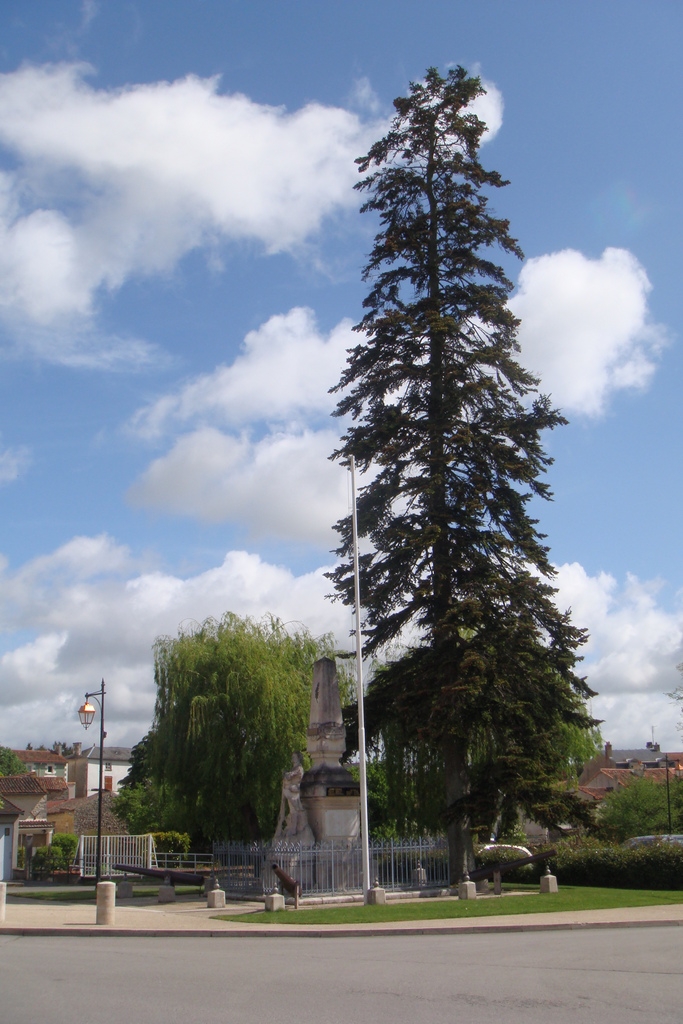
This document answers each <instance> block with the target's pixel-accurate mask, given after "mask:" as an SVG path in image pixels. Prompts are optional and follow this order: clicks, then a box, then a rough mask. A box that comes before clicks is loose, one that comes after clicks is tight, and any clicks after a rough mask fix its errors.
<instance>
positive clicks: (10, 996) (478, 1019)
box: [0, 928, 683, 1024]
mask: <svg viewBox="0 0 683 1024" xmlns="http://www.w3.org/2000/svg"><path fill="white" fill-rule="evenodd" d="M679 939H680V931H679V929H677V928H628V929H606V930H595V931H585V932H581V931H567V932H537V933H522V934H497V935H452V936H451V935H443V936H430V935H416V936H412V937H406V936H386V937H381V938H369V937H366V938H357V939H347V938H339V939H337V938H325V939H300V938H293V939H292V938H287V939H280V938H266V939H252V938H249V939H237V938H223V937H220V938H213V939H210V938H182V937H178V938H142V937H140V938H107V937H104V936H102V937H99V938H76V937H74V938H72V937H66V938H63V937H59V938H39V937H35V938H25V937H17V936H9V935H3V936H0V1021H2V1024H33V1022H34V1021H50V1024H73V1022H74V1021H87V1022H88V1024H120V1022H121V1021H131V1022H132V1021H139V1022H141V1024H194V1022H197V1024H214V1022H216V1024H218V1022H220V1024H263V1022H266V1021H267V1022H272V1024H347V1022H361V1024H365V1022H368V1024H403V1022H405V1024H437V1022H438V1024H441V1022H448V1024H453V1022H456V1021H460V1020H462V1021H463V1022H467V1024H536V1022H538V1024H541V1022H543V1024H548V1022H552V1024H583V1022H586V1024H632V1022H644V1021H651V1020H657V1022H658V1024H669V1022H674V1021H675V1022H676V1024H678V1022H680V1020H681V1019H682V1018H683V985H682V984H681V981H682V979H681V974H682V967H681V964H682V960H681V955H680V950H679V945H678V940H679ZM483 964H485V966H483Z"/></svg>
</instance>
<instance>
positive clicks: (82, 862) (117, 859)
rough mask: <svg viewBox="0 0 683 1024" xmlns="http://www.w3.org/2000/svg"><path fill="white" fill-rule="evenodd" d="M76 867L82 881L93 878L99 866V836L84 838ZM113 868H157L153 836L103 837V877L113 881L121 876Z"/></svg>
mask: <svg viewBox="0 0 683 1024" xmlns="http://www.w3.org/2000/svg"><path fill="white" fill-rule="evenodd" d="M74 863H76V864H78V867H79V870H80V873H81V878H90V877H92V878H94V877H95V866H96V864H97V836H81V838H80V840H79V843H78V849H77V850H76V858H75V861H74ZM114 864H131V865H134V866H135V867H139V868H155V867H156V866H157V862H156V851H155V848H154V839H153V837H152V836H151V835H144V836H102V850H101V866H100V876H101V877H102V878H112V877H113V876H116V875H122V874H123V872H122V871H115V870H114Z"/></svg>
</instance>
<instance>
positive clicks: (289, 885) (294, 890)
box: [272, 864, 301, 910]
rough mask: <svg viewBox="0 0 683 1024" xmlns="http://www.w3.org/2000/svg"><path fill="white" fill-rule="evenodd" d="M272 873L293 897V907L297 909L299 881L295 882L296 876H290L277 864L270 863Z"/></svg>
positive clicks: (299, 889) (299, 890) (299, 894)
mask: <svg viewBox="0 0 683 1024" xmlns="http://www.w3.org/2000/svg"><path fill="white" fill-rule="evenodd" d="M272 868H273V872H274V874H276V875H277V877H278V878H279V879H280V881H281V882H282V886H283V888H284V889H286V890H287V892H288V893H289V895H290V896H293V897H294V909H295V910H298V909H299V896H301V882H297V880H296V878H292V876H291V875H288V874H287V872H286V871H283V870H282V868H281V867H280V866H279V865H278V864H273V865H272Z"/></svg>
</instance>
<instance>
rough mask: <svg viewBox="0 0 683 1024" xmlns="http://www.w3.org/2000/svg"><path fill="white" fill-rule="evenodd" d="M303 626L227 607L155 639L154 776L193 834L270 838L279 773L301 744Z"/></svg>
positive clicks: (310, 649) (306, 689) (306, 652)
mask: <svg viewBox="0 0 683 1024" xmlns="http://www.w3.org/2000/svg"><path fill="white" fill-rule="evenodd" d="M329 653H330V641H329V638H327V637H325V638H323V639H322V640H315V639H314V638H313V637H312V636H311V634H310V633H309V632H308V631H307V630H306V629H305V628H303V627H300V628H299V629H297V630H296V631H290V630H288V629H286V628H285V627H284V625H283V624H282V623H281V622H279V621H278V620H277V619H273V618H268V619H264V620H263V621H261V622H255V621H253V620H251V619H248V618H247V619H241V618H239V617H238V616H236V615H233V614H231V613H227V614H226V615H225V616H224V617H223V618H222V619H221V621H220V622H217V621H215V620H214V619H208V620H207V621H206V622H204V623H203V625H202V626H200V627H199V628H197V629H194V630H192V631H181V632H180V633H179V635H178V636H177V637H176V638H172V637H160V638H159V639H158V640H157V642H156V644H155V675H156V684H157V700H156V709H155V720H154V729H153V734H154V735H153V739H152V742H151V750H150V753H149V756H150V764H151V774H152V780H153V782H154V783H155V784H157V785H158V786H159V787H160V790H161V794H162V797H163V800H164V802H165V803H170V805H171V807H172V813H171V814H170V817H171V818H172V819H173V822H174V823H173V825H168V826H167V827H173V828H176V829H179V830H181V831H187V832H189V833H190V834H191V835H192V836H193V842H194V841H195V840H200V841H201V840H202V839H203V840H210V839H218V838H224V839H247V840H250V839H255V838H258V837H264V838H270V836H272V834H273V832H274V830H275V825H276V819H277V812H278V808H279V805H280V792H281V782H282V772H283V771H284V770H285V769H286V768H288V767H289V766H290V763H291V756H292V751H294V750H305V747H306V728H307V725H308V717H309V711H310V695H311V677H312V671H313V663H314V662H315V660H316V659H317V658H319V657H321V656H322V655H323V654H329Z"/></svg>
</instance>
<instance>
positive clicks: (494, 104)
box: [469, 78, 504, 145]
mask: <svg viewBox="0 0 683 1024" xmlns="http://www.w3.org/2000/svg"><path fill="white" fill-rule="evenodd" d="M481 84H482V85H483V86H484V88H485V89H486V92H485V93H484V95H483V96H477V98H476V100H474V101H473V102H472V103H470V105H469V109H470V110H471V111H472V113H473V114H476V115H477V117H478V118H479V120H480V121H484V122H485V123H486V128H487V131H486V132H485V133H484V136H483V138H482V140H481V141H482V145H484V143H486V142H491V141H492V139H494V138H495V137H496V135H497V134H498V132H499V131H500V129H501V128H502V127H503V108H504V104H503V94H502V92H501V91H500V89H499V88H498V86H497V85H494V84H493V82H489V81H487V80H486V79H485V78H483V79H482V82H481Z"/></svg>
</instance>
